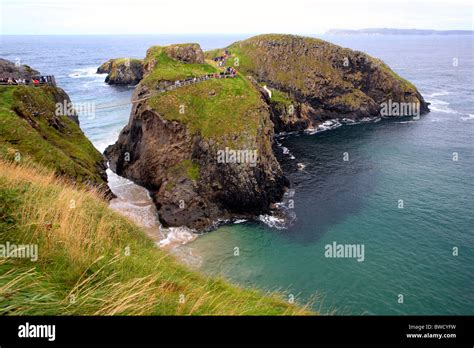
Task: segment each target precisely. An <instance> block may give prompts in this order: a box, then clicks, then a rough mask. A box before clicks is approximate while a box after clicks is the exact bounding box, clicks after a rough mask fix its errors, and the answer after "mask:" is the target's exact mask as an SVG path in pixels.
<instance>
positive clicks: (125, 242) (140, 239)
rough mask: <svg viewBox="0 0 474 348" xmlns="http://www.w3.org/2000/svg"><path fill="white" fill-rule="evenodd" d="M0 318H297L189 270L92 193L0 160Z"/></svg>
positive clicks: (298, 311) (271, 298) (272, 302)
mask: <svg viewBox="0 0 474 348" xmlns="http://www.w3.org/2000/svg"><path fill="white" fill-rule="evenodd" d="M6 243H10V244H14V245H36V246H37V248H38V249H37V250H38V253H37V260H35V261H31V260H30V259H28V258H2V259H0V315H302V314H310V312H309V311H308V310H307V309H306V308H304V307H298V306H296V305H290V304H288V303H286V302H284V301H283V300H282V299H281V298H280V297H279V296H278V295H276V294H263V293H261V292H259V291H256V290H252V289H248V290H244V289H241V288H238V287H235V286H231V285H229V284H228V283H227V282H225V281H223V280H221V279H215V278H208V277H204V276H202V275H200V274H199V273H197V272H193V271H190V270H188V269H187V268H186V267H184V266H181V265H180V264H179V263H177V262H176V261H175V260H174V259H173V257H172V256H170V255H168V254H167V253H166V252H163V251H161V250H159V249H158V248H156V246H155V245H154V243H153V242H152V241H151V240H149V239H148V238H147V237H146V236H145V232H144V231H143V230H141V229H140V228H138V227H137V226H136V225H134V224H133V223H132V222H131V221H129V220H128V219H127V218H125V217H123V216H121V215H118V214H117V213H115V212H114V211H112V210H111V209H110V208H109V207H108V205H107V203H106V202H105V201H104V200H103V199H102V196H101V195H100V194H98V193H97V192H96V191H93V190H85V189H84V188H78V187H76V186H72V185H71V184H69V183H68V182H66V181H65V180H63V179H61V178H58V177H56V176H55V175H54V172H52V171H51V170H48V169H45V168H40V167H38V166H35V167H32V166H31V165H28V164H21V165H18V164H16V163H9V162H5V161H3V160H0V244H1V245H6Z"/></svg>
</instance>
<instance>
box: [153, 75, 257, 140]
mask: <svg viewBox="0 0 474 348" xmlns="http://www.w3.org/2000/svg"><path fill="white" fill-rule="evenodd" d="M149 103H150V105H151V107H152V108H153V109H155V110H156V111H157V112H158V113H159V114H160V115H161V116H162V117H163V118H165V119H168V120H176V121H180V122H183V123H185V124H186V125H188V127H189V128H190V130H191V131H192V132H199V133H200V134H201V136H203V137H204V138H213V139H214V140H216V141H217V142H222V143H225V144H227V145H230V144H231V143H232V140H231V138H232V136H235V135H236V134H240V135H243V134H247V135H250V136H251V137H255V136H256V134H257V129H258V126H259V124H260V123H259V122H260V118H261V108H262V107H263V101H262V99H261V97H260V95H259V92H258V91H257V90H256V89H255V88H254V87H253V86H252V84H251V83H250V82H249V81H248V80H247V79H245V78H243V77H242V76H240V75H239V76H237V77H236V78H228V79H211V80H208V81H204V82H200V83H197V84H194V85H190V86H185V87H181V88H179V89H176V90H174V91H170V92H167V93H163V94H160V95H157V96H155V97H152V98H151V99H150V102H149ZM181 106H184V113H182V112H180V111H182V110H183V109H182V108H181ZM242 137H243V136H242ZM233 141H235V143H234V144H236V143H238V141H239V139H234V140H233ZM229 142H230V143H229Z"/></svg>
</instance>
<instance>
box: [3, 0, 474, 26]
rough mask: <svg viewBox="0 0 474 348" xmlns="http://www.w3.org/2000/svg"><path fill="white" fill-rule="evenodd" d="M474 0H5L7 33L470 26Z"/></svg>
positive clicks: (4, 10) (4, 19)
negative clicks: (473, 1)
mask: <svg viewBox="0 0 474 348" xmlns="http://www.w3.org/2000/svg"><path fill="white" fill-rule="evenodd" d="M471 3H472V0H429V1H428V0H396V1H393V0H362V1H357V0H319V1H318V0H231V1H229V0H221V1H218V0H71V1H67V0H0V4H1V5H0V11H1V13H0V15H1V25H0V30H1V33H2V34H15V35H16V34H161V33H168V34H178V33H242V34H244V33H245V34H246V33H250V34H254V33H267V32H280V33H283V32H284V33H294V34H318V33H323V32H324V31H326V30H328V29H331V28H344V29H361V28H380V27H390V28H419V29H470V30H472V29H473V5H472V4H471Z"/></svg>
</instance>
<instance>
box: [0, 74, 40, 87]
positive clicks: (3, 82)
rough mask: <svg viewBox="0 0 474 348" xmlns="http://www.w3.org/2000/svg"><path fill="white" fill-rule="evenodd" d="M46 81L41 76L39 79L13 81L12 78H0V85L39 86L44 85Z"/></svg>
mask: <svg viewBox="0 0 474 348" xmlns="http://www.w3.org/2000/svg"><path fill="white" fill-rule="evenodd" d="M46 83H47V81H46V79H45V78H44V77H43V76H40V77H39V78H36V77H33V78H32V79H15V78H12V77H1V78H0V85H31V84H32V85H34V86H39V85H42V84H46Z"/></svg>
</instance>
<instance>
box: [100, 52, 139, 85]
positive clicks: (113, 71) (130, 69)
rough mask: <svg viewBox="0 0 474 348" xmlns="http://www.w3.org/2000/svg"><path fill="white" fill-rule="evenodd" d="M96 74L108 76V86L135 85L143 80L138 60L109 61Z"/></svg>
mask: <svg viewBox="0 0 474 348" xmlns="http://www.w3.org/2000/svg"><path fill="white" fill-rule="evenodd" d="M97 73H98V74H108V75H107V77H106V78H105V82H106V83H108V84H109V85H136V84H137V83H138V82H140V80H141V79H142V78H143V63H142V61H141V60H140V59H130V58H116V59H110V60H108V61H107V62H105V63H104V64H102V65H101V66H100V67H99V68H98V69H97Z"/></svg>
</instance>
